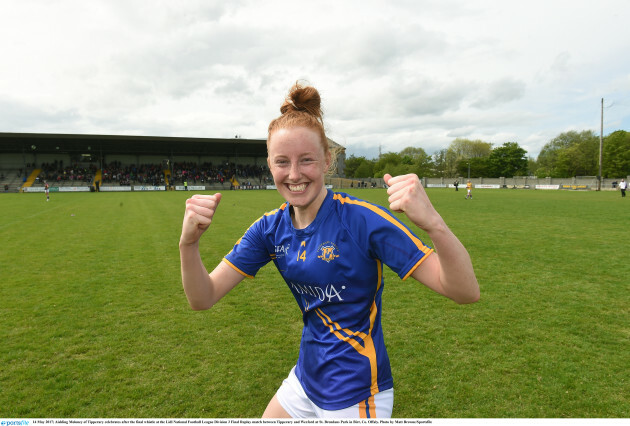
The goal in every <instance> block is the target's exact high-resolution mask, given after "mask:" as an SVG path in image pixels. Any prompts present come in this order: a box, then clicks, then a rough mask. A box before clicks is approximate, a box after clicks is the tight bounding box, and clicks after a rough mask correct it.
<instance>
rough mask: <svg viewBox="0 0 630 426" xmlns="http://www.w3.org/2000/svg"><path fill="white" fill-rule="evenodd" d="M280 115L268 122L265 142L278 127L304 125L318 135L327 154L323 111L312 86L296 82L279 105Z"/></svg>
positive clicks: (318, 97) (288, 127) (317, 94)
mask: <svg viewBox="0 0 630 426" xmlns="http://www.w3.org/2000/svg"><path fill="white" fill-rule="evenodd" d="M280 112H281V113H282V115H281V116H280V117H278V118H275V119H273V120H272V121H271V123H269V130H268V136H267V144H269V140H270V139H271V135H272V134H273V132H275V131H276V130H279V129H290V128H293V127H306V128H307V129H310V130H312V131H314V132H315V133H317V134H318V135H319V136H320V139H321V144H322V148H323V149H324V153H325V154H328V153H329V152H330V149H329V148H328V138H326V132H325V131H324V119H323V116H324V113H323V111H322V107H321V97H320V96H319V92H318V91H317V89H315V88H314V87H312V86H302V85H301V84H300V83H299V82H296V83H295V84H294V85H293V87H291V89H290V90H289V94H288V95H287V97H286V98H285V100H284V103H283V104H282V106H281V107H280Z"/></svg>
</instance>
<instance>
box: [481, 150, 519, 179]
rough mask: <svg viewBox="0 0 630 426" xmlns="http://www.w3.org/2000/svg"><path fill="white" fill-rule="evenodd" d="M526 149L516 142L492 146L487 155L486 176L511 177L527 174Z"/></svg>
mask: <svg viewBox="0 0 630 426" xmlns="http://www.w3.org/2000/svg"><path fill="white" fill-rule="evenodd" d="M526 155H527V151H525V150H524V149H523V148H521V147H520V146H519V145H518V143H516V142H506V143H504V144H503V146H500V147H497V148H494V149H493V150H492V152H491V153H490V156H489V157H488V163H489V164H488V166H489V167H488V169H489V170H488V175H487V177H495V178H496V177H513V176H523V175H525V174H527V156H526Z"/></svg>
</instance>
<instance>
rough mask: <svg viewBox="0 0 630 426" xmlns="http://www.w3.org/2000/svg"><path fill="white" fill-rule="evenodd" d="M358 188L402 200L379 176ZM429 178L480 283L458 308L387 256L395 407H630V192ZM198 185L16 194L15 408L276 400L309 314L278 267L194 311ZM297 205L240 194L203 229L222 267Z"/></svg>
mask: <svg viewBox="0 0 630 426" xmlns="http://www.w3.org/2000/svg"><path fill="white" fill-rule="evenodd" d="M348 192H350V193H352V194H353V195H357V196H359V197H361V198H364V199H367V200H370V201H373V202H376V203H378V204H381V205H386V199H387V196H386V194H385V191H384V190H382V189H363V190H359V189H355V190H352V191H348ZM428 193H429V196H430V197H431V199H432V201H433V203H434V204H435V206H436V208H437V209H438V211H439V212H440V213H441V214H442V216H443V217H444V218H445V220H446V221H447V223H448V224H449V226H450V227H451V228H452V229H453V231H454V232H455V233H456V234H457V235H458V236H459V237H460V239H461V240H462V242H463V243H464V245H465V246H466V247H467V248H468V250H469V252H470V254H471V257H472V259H473V264H474V266H475V270H476V273H477V277H478V279H479V282H480V285H481V294H482V296H481V301H480V302H478V303H476V304H473V305H468V306H459V305H456V304H455V303H453V302H451V301H449V300H447V299H445V298H443V297H441V296H439V295H436V294H434V293H432V292H431V291H430V290H428V289H426V288H424V287H423V286H421V285H419V284H417V283H415V282H414V281H412V280H409V281H406V282H401V281H400V280H399V279H398V278H397V277H396V276H395V275H394V274H393V273H392V272H391V271H389V270H386V277H385V278H386V284H385V292H384V296H383V299H384V300H383V305H384V313H383V328H384V332H385V342H386V344H387V346H388V351H389V355H390V358H391V361H392V369H393V374H394V381H395V392H396V396H395V403H394V412H393V415H394V417H414V418H442V417H493V418H507V417H520V418H523V417H544V418H558V417H571V418H578V417H590V418H600V417H627V416H628V413H630V400H629V396H628V395H630V373H629V371H630V370H629V369H628V365H629V364H630V357H629V353H630V315H629V314H630V312H629V310H630V308H629V306H630V303H629V302H630V285H629V277H630V258H629V255H628V253H627V247H628V242H627V235H628V231H627V230H628V226H627V223H629V222H628V220H629V218H630V214H629V211H630V200H628V199H621V197H620V196H619V194H618V193H613V192H563V191H533V190H530V191H525V190H475V191H474V197H475V198H474V199H473V200H472V201H470V200H464V195H465V192H464V191H458V192H455V191H454V190H446V189H429V190H428ZM189 195H190V193H184V192H168V193H167V192H163V193H77V194H64V193H52V194H51V201H50V202H48V203H47V202H46V201H45V196H44V194H0V213H1V217H2V221H1V222H0V235H1V236H2V240H1V241H2V243H1V244H0V278H1V279H0V384H1V387H2V391H1V392H0V417H31V418H37V417H54V418H66V417H77V418H100V417H105V418H109V417H133V418H135V417H149V418H172V417H189V418H190V417H205V418H218V417H259V416H260V415H261V414H262V412H263V411H264V409H265V407H266V405H267V403H268V401H269V399H270V398H271V397H272V396H273V394H274V393H275V391H276V389H277V388H278V386H279V385H280V383H281V381H282V379H283V378H284V377H285V376H286V375H287V374H288V372H289V370H290V368H291V367H292V366H293V365H294V364H295V361H296V359H297V354H298V346H299V337H300V331H301V325H302V323H301V318H300V314H299V310H298V309H297V307H295V306H294V304H295V301H294V300H293V297H292V296H291V293H290V292H289V291H288V289H287V288H286V285H285V284H284V283H283V282H282V280H281V278H280V277H279V275H278V273H277V272H276V271H275V269H274V267H273V265H272V264H270V265H268V266H267V267H265V268H263V270H261V271H260V272H259V274H258V275H257V277H256V278H255V279H254V280H245V281H243V282H242V283H241V284H240V285H239V286H238V287H237V288H236V289H235V290H234V291H232V292H231V293H230V294H228V296H226V298H224V299H223V300H222V301H221V302H219V304H217V305H216V306H215V307H214V308H212V309H211V310H209V311H204V312H193V311H192V310H190V308H189V307H188V304H187V302H186V297H185V295H184V292H183V290H182V287H181V282H180V272H179V251H178V247H177V243H178V240H179V233H180V229H181V221H182V218H183V212H184V200H185V199H186V198H187V196H189ZM281 202H282V199H281V198H280V197H279V195H278V194H277V193H276V192H275V191H273V192H272V191H251V192H246V191H242V192H240V191H239V192H230V191H226V192H225V193H224V197H223V200H222V202H221V205H220V207H219V210H218V212H217V215H216V216H215V220H214V222H213V225H212V227H211V229H210V231H209V232H207V233H206V235H204V237H203V240H202V243H201V250H202V257H203V259H204V261H205V263H206V266H207V267H208V269H211V268H213V267H214V266H215V265H216V264H217V263H218V262H219V261H220V259H221V258H222V256H223V255H225V254H226V253H227V252H228V251H229V250H230V248H231V247H232V245H233V244H234V242H235V241H236V240H237V239H238V238H239V237H240V236H241V234H242V233H243V232H244V230H245V229H246V228H247V226H249V225H250V224H251V222H253V221H254V220H255V219H257V218H258V217H259V216H260V215H261V214H262V213H263V212H265V211H268V210H271V209H273V208H276V207H278V206H279V205H280V203H281ZM403 219H404V217H403ZM407 223H408V222H407ZM419 235H420V236H421V237H423V238H424V239H425V240H426V236H425V235H423V233H422V232H419Z"/></svg>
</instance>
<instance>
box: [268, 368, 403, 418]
mask: <svg viewBox="0 0 630 426" xmlns="http://www.w3.org/2000/svg"><path fill="white" fill-rule="evenodd" d="M276 397H277V398H278V402H280V405H282V408H284V409H285V410H286V412H287V413H289V415H290V416H291V417H293V418H294V419H300V418H313V417H314V418H326V417H327V418H337V419H342V418H343V419H372V418H383V419H389V418H391V417H392V409H393V408H394V389H388V390H386V391H383V392H379V393H377V394H376V395H373V396H371V397H369V398H368V399H366V400H365V401H361V402H359V403H358V404H355V405H353V406H351V407H348V408H344V409H341V410H324V409H322V408H319V407H318V406H317V405H315V403H314V402H313V401H311V400H310V399H309V397H308V396H307V395H306V393H305V392H304V389H303V388H302V384H301V383H300V381H299V380H298V378H297V376H296V375H295V367H293V368H292V369H291V372H290V373H289V377H287V378H286V379H284V381H283V382H282V385H281V386H280V389H278V392H276Z"/></svg>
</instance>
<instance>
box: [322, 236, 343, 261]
mask: <svg viewBox="0 0 630 426" xmlns="http://www.w3.org/2000/svg"><path fill="white" fill-rule="evenodd" d="M317 253H319V254H318V256H317V257H318V258H319V259H321V260H323V261H325V262H326V263H330V262H332V261H333V260H335V259H336V258H338V257H339V254H338V253H339V249H338V248H337V246H336V245H335V243H332V242H330V241H326V242H325V243H322V244H320V245H319V247H318V248H317Z"/></svg>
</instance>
